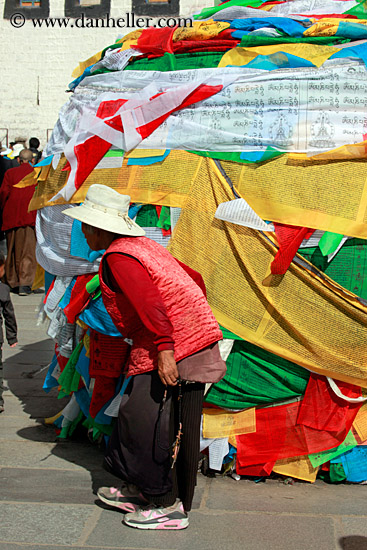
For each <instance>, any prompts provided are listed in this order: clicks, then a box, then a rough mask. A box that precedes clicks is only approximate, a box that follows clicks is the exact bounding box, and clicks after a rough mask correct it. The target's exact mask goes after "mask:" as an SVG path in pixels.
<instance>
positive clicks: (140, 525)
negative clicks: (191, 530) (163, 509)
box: [124, 519, 189, 531]
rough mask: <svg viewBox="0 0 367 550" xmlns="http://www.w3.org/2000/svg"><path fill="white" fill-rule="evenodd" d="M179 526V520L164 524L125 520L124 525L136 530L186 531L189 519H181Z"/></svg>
mask: <svg viewBox="0 0 367 550" xmlns="http://www.w3.org/2000/svg"><path fill="white" fill-rule="evenodd" d="M179 521H180V523H179V525H178V524H177V520H175V519H173V520H169V521H166V522H164V523H148V524H147V523H129V521H128V520H126V519H124V524H125V525H127V526H128V527H134V529H152V530H157V529H161V530H164V531H179V530H181V529H186V528H187V527H188V526H189V520H188V519H180V520H179Z"/></svg>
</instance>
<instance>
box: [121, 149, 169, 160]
mask: <svg viewBox="0 0 367 550" xmlns="http://www.w3.org/2000/svg"><path fill="white" fill-rule="evenodd" d="M165 152H166V149H132V150H131V151H128V152H127V153H125V157H126V158H128V159H141V158H146V157H161V156H162V155H164V153H165Z"/></svg>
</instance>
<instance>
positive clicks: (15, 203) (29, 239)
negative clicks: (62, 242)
mask: <svg viewBox="0 0 367 550" xmlns="http://www.w3.org/2000/svg"><path fill="white" fill-rule="evenodd" d="M18 163H19V166H18V167H17V168H10V169H9V170H7V171H6V172H5V176H4V179H3V183H2V186H1V188H0V208H1V209H2V217H3V222H2V228H1V229H2V231H4V232H5V236H6V244H7V250H8V253H7V258H6V262H5V276H6V281H7V284H8V285H9V286H10V288H12V289H14V290H16V289H18V291H19V295H20V296H26V295H27V294H30V293H31V286H32V284H33V280H34V276H35V273H36V267H37V261H36V234H35V229H34V226H35V222H36V212H35V211H34V212H28V205H29V202H30V200H31V198H32V196H33V193H34V189H35V184H32V185H27V186H26V187H16V185H17V184H18V183H19V182H21V181H22V180H23V179H24V178H25V177H26V176H31V175H32V172H33V164H34V157H33V154H32V151H30V150H29V149H23V150H22V151H21V152H20V153H19V158H18Z"/></svg>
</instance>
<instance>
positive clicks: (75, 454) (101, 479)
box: [4, 339, 117, 493]
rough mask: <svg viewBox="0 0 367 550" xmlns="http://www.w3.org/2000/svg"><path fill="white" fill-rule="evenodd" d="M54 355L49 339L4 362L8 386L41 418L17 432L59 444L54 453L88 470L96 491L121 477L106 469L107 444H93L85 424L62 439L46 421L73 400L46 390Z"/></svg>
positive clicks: (30, 412) (33, 416)
mask: <svg viewBox="0 0 367 550" xmlns="http://www.w3.org/2000/svg"><path fill="white" fill-rule="evenodd" d="M52 357H53V343H52V341H51V340H50V339H46V340H43V341H41V342H37V343H35V344H28V345H23V346H21V347H19V352H18V353H16V354H14V355H12V356H11V357H9V358H8V359H7V360H6V361H5V362H4V378H5V379H6V384H7V386H8V388H9V389H10V391H11V392H12V393H13V394H14V395H15V396H16V397H17V398H18V399H19V400H20V402H21V404H22V407H23V410H24V412H25V413H26V414H27V415H29V416H30V418H31V419H36V420H37V421H38V423H37V424H32V425H31V426H27V427H24V428H21V429H19V430H18V431H17V435H18V436H19V437H21V438H23V439H26V440H29V441H34V442H44V443H56V445H55V446H54V447H52V448H51V450H50V453H51V454H52V455H55V456H57V457H59V458H61V459H62V460H64V461H66V462H69V463H72V464H76V465H78V466H81V467H82V468H84V469H85V470H86V471H88V472H89V473H90V476H91V480H92V489H93V493H96V490H97V489H98V487H100V486H101V485H115V484H116V479H117V478H115V477H114V476H113V475H111V474H110V473H108V472H106V471H105V470H103V468H102V462H103V452H104V449H103V447H101V446H98V445H97V444H96V443H92V442H91V441H90V440H89V439H88V434H87V430H86V429H85V428H84V427H82V426H79V427H78V428H77V429H76V430H75V432H74V434H73V436H72V437H71V438H70V439H68V440H62V441H61V440H59V439H58V438H57V437H56V435H57V434H56V432H55V429H54V427H53V426H52V425H48V424H45V422H44V420H45V418H49V417H52V416H54V415H56V414H57V413H59V412H60V411H61V410H62V409H63V408H64V407H65V405H66V404H67V403H68V402H69V398H63V399H57V393H58V392H57V388H54V389H52V390H51V391H50V392H49V393H46V392H45V391H44V390H43V383H44V379H45V376H46V373H47V367H48V365H49V363H50V361H51V359H52ZM5 398H6V395H5Z"/></svg>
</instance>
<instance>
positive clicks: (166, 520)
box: [64, 185, 226, 529]
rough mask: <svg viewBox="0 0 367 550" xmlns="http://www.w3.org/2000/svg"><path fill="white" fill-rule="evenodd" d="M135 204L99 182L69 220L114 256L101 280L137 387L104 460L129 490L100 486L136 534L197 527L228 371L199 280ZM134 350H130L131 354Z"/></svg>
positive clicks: (131, 388)
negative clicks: (205, 434)
mask: <svg viewBox="0 0 367 550" xmlns="http://www.w3.org/2000/svg"><path fill="white" fill-rule="evenodd" d="M129 204H130V197H129V196H127V195H120V194H119V193H117V192H116V191H115V190H114V189H111V188H109V187H107V186H104V185H92V186H91V187H90V188H89V190H88V192H87V196H86V199H85V202H84V203H83V204H82V205H81V206H77V207H75V208H70V209H68V210H66V211H64V214H66V215H68V216H70V217H72V218H75V219H77V220H80V221H81V222H82V231H83V233H84V236H85V237H86V239H87V242H88V245H89V247H90V248H91V249H92V250H106V252H105V254H104V256H103V258H102V260H101V268H100V274H99V280H100V285H101V292H102V299H103V302H104V305H105V307H106V309H107V311H108V313H109V314H110V316H111V318H112V320H113V322H114V324H115V325H116V327H117V328H118V329H119V331H120V332H121V334H122V335H123V337H124V338H127V339H129V340H131V347H130V346H129V344H126V348H127V350H126V356H128V357H126V365H125V364H124V363H125V361H124V358H123V357H121V371H123V370H125V369H126V371H125V373H126V377H128V376H130V377H131V378H130V381H129V383H128V386H127V388H126V390H125V393H124V395H123V396H122V400H121V405H120V409H119V416H118V419H117V423H116V425H115V429H114V432H113V434H112V435H111V438H110V442H109V446H108V449H107V453H106V457H105V465H106V467H107V469H109V470H110V471H112V472H113V473H114V474H115V475H116V476H117V477H120V478H121V479H122V480H123V481H124V484H123V486H122V487H101V488H100V489H99V490H98V492H97V496H98V498H99V499H100V500H102V502H104V503H106V504H108V505H110V506H113V507H117V508H119V509H120V510H122V511H124V512H129V513H126V515H125V517H124V523H125V524H126V525H128V526H129V527H135V528H137V529H184V528H186V527H187V526H188V525H189V519H188V512H189V511H190V510H191V505H192V500H193V496H194V490H195V485H196V476H197V470H198V460H199V443H200V421H201V412H202V402H203V395H204V387H205V383H206V382H209V383H211V382H218V381H219V380H220V379H221V378H222V377H223V376H224V374H225V370H226V366H225V363H224V361H223V360H222V359H221V357H220V354H219V346H218V341H219V340H221V339H222V333H221V331H220V329H219V326H218V323H217V321H216V319H215V317H214V315H213V313H212V311H211V309H210V306H209V304H208V302H207V300H206V292H205V285H204V281H203V279H202V277H201V275H200V274H199V273H197V272H196V271H194V270H193V269H190V267H188V266H186V265H184V264H183V263H181V262H179V261H178V260H176V259H175V258H174V257H173V256H172V255H171V254H170V253H169V252H168V250H166V249H165V248H164V247H163V246H161V245H160V244H157V243H156V242H155V241H153V240H151V239H148V238H146V237H144V234H145V232H144V230H143V229H142V228H141V227H139V226H138V225H137V224H136V223H135V222H134V221H133V220H132V219H131V218H129V216H128V210H129ZM129 348H130V349H129Z"/></svg>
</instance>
